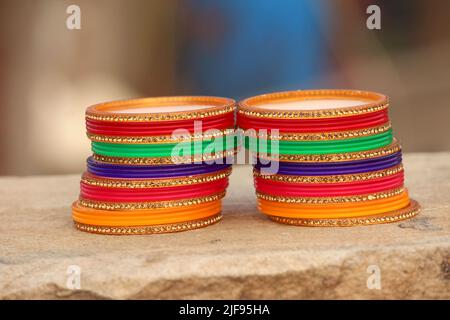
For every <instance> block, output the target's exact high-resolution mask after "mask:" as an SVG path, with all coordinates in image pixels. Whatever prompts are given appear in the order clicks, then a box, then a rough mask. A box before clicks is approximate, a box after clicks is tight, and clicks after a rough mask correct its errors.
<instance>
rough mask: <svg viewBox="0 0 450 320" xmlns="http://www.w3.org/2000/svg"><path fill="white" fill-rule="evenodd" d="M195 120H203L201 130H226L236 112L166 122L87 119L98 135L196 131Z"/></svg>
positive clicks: (137, 134) (89, 125)
mask: <svg viewBox="0 0 450 320" xmlns="http://www.w3.org/2000/svg"><path fill="white" fill-rule="evenodd" d="M194 121H197V122H198V121H201V130H202V131H206V130H209V129H218V130H224V129H228V128H233V127H234V113H233V112H229V113H226V114H224V115H219V116H214V117H208V118H203V119H200V120H177V121H165V122H155V123H151V124H149V123H146V122H111V121H99V120H92V119H89V118H88V119H86V128H87V132H88V133H90V134H98V135H112V136H153V135H170V134H172V132H173V131H174V130H176V129H184V130H188V131H189V132H191V133H192V132H194Z"/></svg>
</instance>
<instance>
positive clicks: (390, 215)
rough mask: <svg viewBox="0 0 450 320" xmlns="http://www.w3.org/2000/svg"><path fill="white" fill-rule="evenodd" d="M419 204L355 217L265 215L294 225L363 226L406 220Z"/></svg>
mask: <svg viewBox="0 0 450 320" xmlns="http://www.w3.org/2000/svg"><path fill="white" fill-rule="evenodd" d="M419 212H420V205H419V203H418V202H417V201H415V200H412V199H411V201H410V204H409V206H407V207H406V208H403V209H400V210H395V211H391V212H386V213H382V214H376V215H369V216H362V217H356V218H334V219H330V218H324V219H318V218H284V217H278V216H272V215H267V216H268V217H269V219H271V220H273V221H275V222H279V223H284V224H289V225H295V226H306V227H352V226H363V225H371V224H381V223H392V222H398V221H401V220H406V219H409V218H412V217H414V216H416V215H417V214H419Z"/></svg>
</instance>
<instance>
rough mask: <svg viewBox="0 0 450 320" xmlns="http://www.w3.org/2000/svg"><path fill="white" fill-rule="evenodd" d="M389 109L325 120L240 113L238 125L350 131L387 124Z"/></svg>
mask: <svg viewBox="0 0 450 320" xmlns="http://www.w3.org/2000/svg"><path fill="white" fill-rule="evenodd" d="M388 121H389V117H388V112H387V109H384V110H381V111H377V112H372V113H366V114H361V115H356V116H349V117H339V118H324V119H268V118H267V119H266V118H257V117H249V116H246V115H243V114H241V113H238V115H237V123H238V126H239V127H240V128H242V129H256V130H260V129H267V130H270V129H279V130H280V132H329V131H348V130H353V129H362V128H368V127H374V126H378V125H382V124H386V123H387V122H388Z"/></svg>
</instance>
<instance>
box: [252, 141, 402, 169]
mask: <svg viewBox="0 0 450 320" xmlns="http://www.w3.org/2000/svg"><path fill="white" fill-rule="evenodd" d="M400 150H401V147H400V144H399V143H398V141H397V140H396V139H395V138H393V140H392V143H391V144H389V145H387V146H385V147H381V148H377V149H371V150H364V151H359V152H343V153H331V154H274V155H268V154H266V153H264V154H261V153H260V154H256V153H252V155H253V156H256V157H257V158H260V159H262V160H263V161H264V162H268V161H272V160H274V161H281V162H313V163H318V162H347V161H355V160H364V159H374V158H379V157H383V156H386V155H390V154H393V153H396V152H399V151H400Z"/></svg>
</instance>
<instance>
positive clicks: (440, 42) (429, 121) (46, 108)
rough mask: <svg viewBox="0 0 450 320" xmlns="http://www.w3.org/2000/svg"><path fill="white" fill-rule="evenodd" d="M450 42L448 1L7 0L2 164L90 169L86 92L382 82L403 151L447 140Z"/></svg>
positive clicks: (244, 92) (440, 145) (0, 94)
mask: <svg viewBox="0 0 450 320" xmlns="http://www.w3.org/2000/svg"><path fill="white" fill-rule="evenodd" d="M72 4H76V5H78V6H79V7H80V10H81V29H80V30H68V29H67V27H66V19H67V18H68V14H67V13H66V9H67V7H68V6H69V5H72ZM372 4H376V5H378V6H379V7H380V9H381V30H369V29H368V28H367V26H366V21H367V19H368V17H369V15H368V14H367V13H366V9H367V7H368V6H369V5H372ZM449 56H450V1H441V0H409V1H406V0H397V1H389V0H382V1H381V0H374V1H369V0H214V1H213V0H149V1H147V0H129V1H126V0H78V1H72V0H70V1H69V0H59V1H56V0H40V1H27V0H0V70H2V72H1V73H0V148H1V150H2V157H0V174H4V175H10V174H15V175H27V174H51V173H65V172H77V173H78V172H81V171H82V170H83V168H84V161H85V158H86V157H87V155H88V154H89V153H90V150H89V141H88V140H87V138H86V136H85V128H84V110H85V108H86V106H88V105H90V104H94V103H98V102H102V101H107V100H113V99H125V98H133V97H144V96H163V95H218V96H227V97H232V98H235V99H242V98H244V97H248V96H252V95H256V94H261V93H265V92H273V91H279V90H291V89H308V88H354V89H363V90H373V91H379V92H382V93H385V94H387V95H389V96H390V97H391V101H392V103H391V107H390V116H391V119H392V122H393V125H394V131H395V135H396V136H397V137H398V138H400V139H401V141H402V144H403V147H404V150H405V151H406V152H411V151H444V150H450V139H449V137H450V126H449V125H448V120H449V119H450V106H449V104H450V103H449V101H450V59H449V58H448V57H449Z"/></svg>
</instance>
